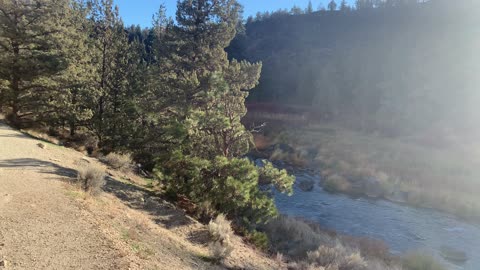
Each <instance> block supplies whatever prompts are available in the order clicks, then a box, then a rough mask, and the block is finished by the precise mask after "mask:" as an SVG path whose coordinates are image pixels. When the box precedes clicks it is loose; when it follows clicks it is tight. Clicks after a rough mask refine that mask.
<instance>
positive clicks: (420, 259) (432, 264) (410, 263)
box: [403, 253, 447, 270]
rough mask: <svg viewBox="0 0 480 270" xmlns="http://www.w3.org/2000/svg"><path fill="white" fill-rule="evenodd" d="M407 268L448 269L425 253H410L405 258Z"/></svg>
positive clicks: (404, 264)
mask: <svg viewBox="0 0 480 270" xmlns="http://www.w3.org/2000/svg"><path fill="white" fill-rule="evenodd" d="M403 268H404V269H405V270H446V269H447V268H445V266H443V265H441V264H440V263H438V262H437V261H436V260H435V258H433V257H432V256H430V255H428V254H424V253H410V254H407V255H406V256H405V257H404V258H403Z"/></svg>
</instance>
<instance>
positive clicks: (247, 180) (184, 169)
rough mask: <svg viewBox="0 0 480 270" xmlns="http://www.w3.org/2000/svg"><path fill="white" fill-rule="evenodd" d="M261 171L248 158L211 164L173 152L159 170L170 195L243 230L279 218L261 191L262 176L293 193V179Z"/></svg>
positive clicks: (222, 159)
mask: <svg viewBox="0 0 480 270" xmlns="http://www.w3.org/2000/svg"><path fill="white" fill-rule="evenodd" d="M259 170H260V169H258V168H257V167H256V166H255V165H254V164H253V163H252V162H251V161H249V160H248V159H246V158H230V159H229V158H226V157H220V156H219V157H216V158H215V159H213V160H212V161H210V160H207V159H203V158H199V157H191V156H183V155H182V154H181V153H180V152H179V151H177V152H174V153H173V154H172V155H171V156H170V157H169V159H168V160H166V161H165V162H163V163H162V166H161V167H160V168H158V169H157V170H156V174H157V176H158V177H159V178H160V179H162V180H163V181H164V183H165V186H166V189H167V192H169V193H171V194H172V193H173V194H177V195H184V196H187V197H188V198H189V199H190V200H191V201H192V202H193V203H195V204H196V205H201V204H203V203H205V202H209V205H210V206H211V207H212V208H213V209H215V210H216V211H218V213H225V214H226V215H227V216H228V217H229V218H230V219H231V220H233V221H234V222H235V223H236V224H238V225H241V226H249V225H251V224H258V223H265V222H266V221H268V220H269V219H270V218H272V217H275V216H276V215H277V209H276V208H275V204H274V201H273V198H272V197H271V196H270V192H269V191H268V190H262V189H260V188H259V177H260V174H261V175H262V177H264V178H270V180H269V182H270V183H272V184H273V185H274V186H275V187H277V188H278V189H279V190H280V191H283V192H291V190H292V184H293V181H294V178H293V177H291V176H288V174H287V173H286V171H280V170H277V169H275V168H273V167H268V169H262V170H261V172H259Z"/></svg>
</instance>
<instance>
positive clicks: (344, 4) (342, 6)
mask: <svg viewBox="0 0 480 270" xmlns="http://www.w3.org/2000/svg"><path fill="white" fill-rule="evenodd" d="M340 11H344V12H345V11H350V6H349V5H348V4H347V1H346V0H342V2H341V3H340Z"/></svg>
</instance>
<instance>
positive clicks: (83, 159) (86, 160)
mask: <svg viewBox="0 0 480 270" xmlns="http://www.w3.org/2000/svg"><path fill="white" fill-rule="evenodd" d="M81 160H82V161H85V162H87V163H90V160H89V159H88V158H87V157H82V158H81Z"/></svg>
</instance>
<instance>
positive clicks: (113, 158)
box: [102, 152, 133, 171]
mask: <svg viewBox="0 0 480 270" xmlns="http://www.w3.org/2000/svg"><path fill="white" fill-rule="evenodd" d="M102 161H103V162H104V163H106V164H107V165H108V166H110V167H112V168H113V169H115V170H122V171H128V170H130V169H131V168H132V163H133V162H132V157H131V156H130V155H129V154H119V153H114V152H112V153H110V154H108V155H107V156H105V157H103V158H102Z"/></svg>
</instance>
